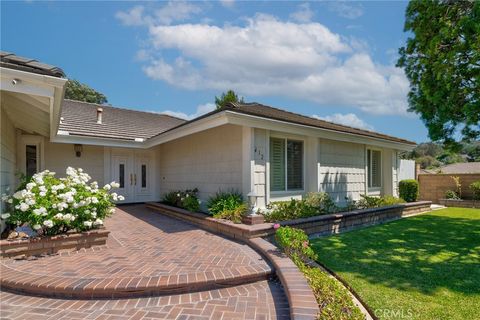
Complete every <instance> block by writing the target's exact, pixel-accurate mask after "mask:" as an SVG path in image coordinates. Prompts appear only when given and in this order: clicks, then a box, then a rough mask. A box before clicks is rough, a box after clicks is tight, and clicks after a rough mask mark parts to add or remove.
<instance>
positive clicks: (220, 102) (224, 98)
mask: <svg viewBox="0 0 480 320" xmlns="http://www.w3.org/2000/svg"><path fill="white" fill-rule="evenodd" d="M228 102H240V103H243V102H244V101H243V97H240V98H239V97H238V95H237V94H236V93H235V91H233V90H228V91H227V93H225V92H224V93H222V95H221V96H220V98H219V97H217V96H215V104H216V105H217V109H220V108H223V107H225V105H226V104H227V103H228Z"/></svg>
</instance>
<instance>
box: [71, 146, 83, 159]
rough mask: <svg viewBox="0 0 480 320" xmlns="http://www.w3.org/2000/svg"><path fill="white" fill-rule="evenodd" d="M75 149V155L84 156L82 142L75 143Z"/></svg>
mask: <svg viewBox="0 0 480 320" xmlns="http://www.w3.org/2000/svg"><path fill="white" fill-rule="evenodd" d="M73 150H75V155H76V156H77V158H80V157H81V156H82V151H83V146H82V145H81V144H74V145H73Z"/></svg>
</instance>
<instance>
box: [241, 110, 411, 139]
mask: <svg viewBox="0 0 480 320" xmlns="http://www.w3.org/2000/svg"><path fill="white" fill-rule="evenodd" d="M232 104H234V103H232ZM255 104H256V105H259V106H262V107H266V108H271V109H275V110H278V111H282V112H286V113H289V114H292V115H295V116H301V117H305V118H309V119H312V120H316V121H320V122H325V123H329V124H333V125H336V126H340V127H343V128H349V129H354V130H359V131H363V132H366V133H373V134H379V135H383V136H385V137H389V138H395V139H401V140H404V141H408V140H406V139H402V138H398V137H394V136H391V135H388V134H385V133H382V132H378V131H373V130H366V129H360V128H357V127H352V126H347V125H344V124H340V123H336V122H332V121H327V120H323V119H318V118H315V117H312V116H307V115H304V114H301V113H296V112H292V111H289V110H286V109H281V108H278V107H272V106H268V105H265V104H262V103H258V102H249V103H238V102H237V103H235V104H234V105H235V106H236V105H245V106H250V105H255Z"/></svg>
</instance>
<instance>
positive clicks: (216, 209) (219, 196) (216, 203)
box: [207, 191, 248, 223]
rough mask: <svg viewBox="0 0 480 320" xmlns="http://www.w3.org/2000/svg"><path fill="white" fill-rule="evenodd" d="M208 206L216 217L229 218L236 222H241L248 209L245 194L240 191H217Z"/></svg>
mask: <svg viewBox="0 0 480 320" xmlns="http://www.w3.org/2000/svg"><path fill="white" fill-rule="evenodd" d="M207 208H208V211H209V212H210V214H211V215H212V216H213V217H214V218H217V219H227V220H230V221H233V222H235V223H240V222H241V221H242V217H243V216H244V215H245V214H246V213H247V211H248V207H247V205H246V204H245V203H244V202H243V196H242V194H241V193H240V192H238V191H231V192H217V193H216V194H215V195H214V196H213V197H211V198H210V199H209V200H208V203H207Z"/></svg>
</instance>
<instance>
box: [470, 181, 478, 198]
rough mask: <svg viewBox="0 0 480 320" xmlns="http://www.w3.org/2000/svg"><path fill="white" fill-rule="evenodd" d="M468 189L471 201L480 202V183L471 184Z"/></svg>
mask: <svg viewBox="0 0 480 320" xmlns="http://www.w3.org/2000/svg"><path fill="white" fill-rule="evenodd" d="M470 189H472V192H473V199H475V200H480V181H475V182H472V183H471V184H470Z"/></svg>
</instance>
